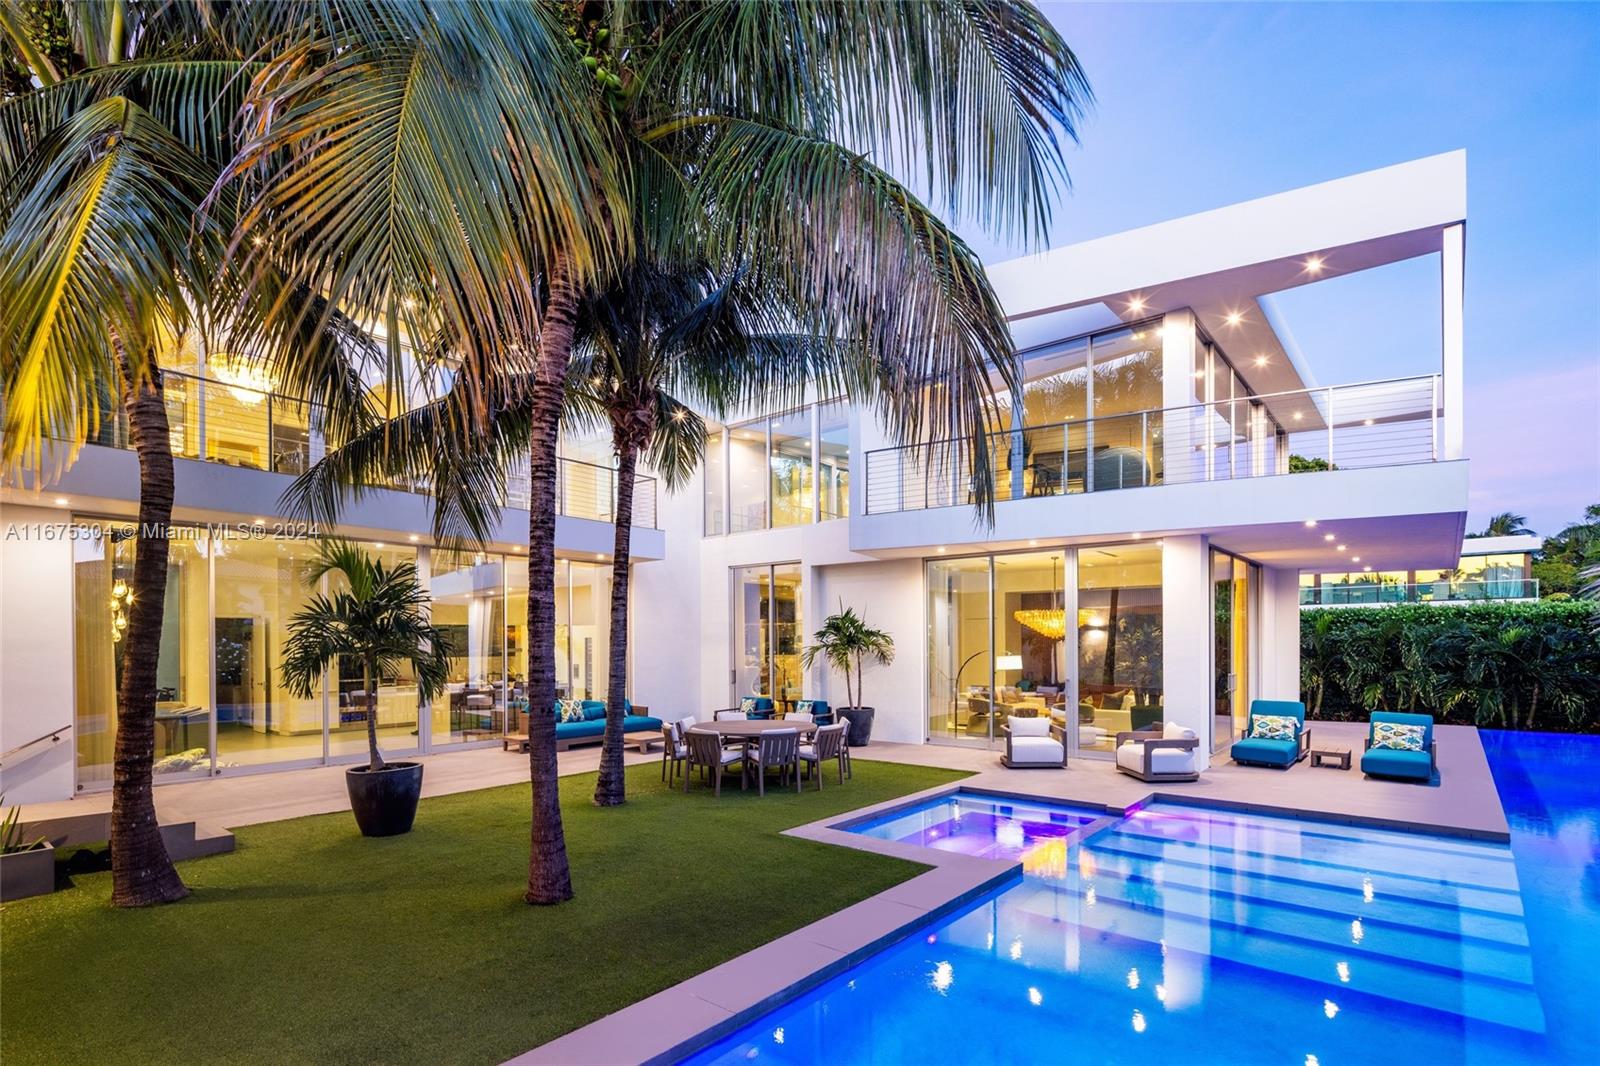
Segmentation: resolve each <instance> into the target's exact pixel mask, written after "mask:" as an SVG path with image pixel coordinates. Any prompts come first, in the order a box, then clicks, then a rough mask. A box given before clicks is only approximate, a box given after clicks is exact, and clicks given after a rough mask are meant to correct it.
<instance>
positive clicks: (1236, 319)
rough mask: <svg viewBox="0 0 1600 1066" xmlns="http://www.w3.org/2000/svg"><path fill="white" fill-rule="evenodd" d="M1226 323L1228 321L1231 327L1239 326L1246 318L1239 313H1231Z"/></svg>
mask: <svg viewBox="0 0 1600 1066" xmlns="http://www.w3.org/2000/svg"><path fill="white" fill-rule="evenodd" d="M1224 321H1226V322H1227V323H1228V325H1230V326H1237V325H1238V324H1239V323H1241V322H1243V321H1244V316H1243V315H1241V314H1240V313H1239V312H1237V311H1229V312H1228V317H1227V318H1226V319H1225V320H1224Z"/></svg>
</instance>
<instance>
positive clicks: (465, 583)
mask: <svg viewBox="0 0 1600 1066" xmlns="http://www.w3.org/2000/svg"><path fill="white" fill-rule="evenodd" d="M524 566H526V563H524ZM430 570H431V575H430V581H429V584H430V587H431V589H432V596H433V604H432V610H433V624H434V626H436V627H437V628H438V629H439V630H440V631H441V632H442V633H443V634H444V637H445V639H446V640H448V641H449V642H450V678H449V681H448V682H447V684H446V688H445V692H444V694H443V695H442V696H439V697H438V698H437V699H435V700H434V701H433V705H432V709H431V727H432V736H431V738H430V740H431V742H432V743H433V744H436V745H440V744H453V743H458V742H461V741H467V740H480V739H483V738H485V737H489V736H495V735H501V734H504V733H505V731H506V730H505V713H506V697H507V693H506V686H505V679H506V673H507V665H506V632H507V627H506V610H505V608H506V599H505V589H506V584H505V564H504V561H503V559H502V558H501V556H499V555H488V554H485V553H483V552H457V551H435V552H434V553H433V556H432V560H431V567H430ZM525 596H526V593H524V597H525ZM523 607H524V611H525V610H526V599H524V603H523ZM525 621H526V618H525V617H524V622H525Z"/></svg>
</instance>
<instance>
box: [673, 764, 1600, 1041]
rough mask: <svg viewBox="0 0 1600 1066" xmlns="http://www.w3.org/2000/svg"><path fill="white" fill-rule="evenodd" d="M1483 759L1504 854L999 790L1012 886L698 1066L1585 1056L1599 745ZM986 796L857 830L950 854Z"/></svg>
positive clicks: (800, 1002) (1276, 821) (1274, 821)
mask: <svg viewBox="0 0 1600 1066" xmlns="http://www.w3.org/2000/svg"><path fill="white" fill-rule="evenodd" d="M1485 748H1486V750H1487V752H1488V755H1489V758H1490V763H1491V766H1492V768H1493V770H1494V774H1495V780H1496V784H1497V786H1498V788H1499V789H1500V793H1501V798H1502V802H1503V803H1504V805H1505V808H1506V814H1507V818H1508V820H1509V821H1510V823H1511V828H1512V838H1513V839H1512V842H1511V844H1510V845H1509V846H1506V845H1501V844H1491V843H1484V842H1475V841H1470V840H1461V839H1457V838H1451V837H1442V836H1428V835H1421V834H1411V833H1400V832H1392V831H1386V830H1376V829H1366V828H1357V827H1351V826H1344V825H1336V824H1332V823H1322V822H1312V821H1304V820H1297V819H1290V818H1277V817H1268V816H1261V815H1255V814H1236V813H1231V812H1221V811H1215V810H1206V809H1202V808H1198V807H1186V806H1180V805H1174V804H1152V805H1151V806H1148V807H1146V808H1144V809H1142V810H1140V811H1137V812H1135V813H1132V814H1130V815H1129V816H1127V817H1126V818H1123V819H1120V820H1115V821H1113V822H1112V823H1111V824H1110V825H1109V826H1108V827H1107V828H1104V829H1101V830H1099V831H1094V832H1092V833H1091V835H1089V836H1088V837H1087V838H1086V839H1080V838H1077V837H1074V838H1067V837H1066V833H1065V832H1064V831H1062V830H1061V828H1060V827H1061V826H1063V825H1065V824H1067V822H1068V821H1071V820H1074V819H1077V818H1081V817H1083V816H1084V815H1085V814H1086V813H1087V812H1084V811H1082V810H1079V809H1074V808H1067V807H1053V806H1051V805H1049V804H1043V803H1040V804H1026V805H1024V804H1011V805H1010V807H1011V811H1010V813H1009V814H1008V815H1004V816H1003V817H1002V821H1001V822H999V823H997V824H995V825H993V826H991V828H990V829H989V830H988V836H989V838H990V840H989V844H987V845H982V846H983V847H987V848H990V849H993V848H995V847H997V846H1000V845H1001V841H1000V840H999V831H1000V828H1001V827H1007V828H1005V835H1006V841H1005V844H1004V846H1005V847H1008V848H1014V847H1018V846H1020V849H1021V850H1020V851H1019V852H1018V857H1020V858H1021V859H1022V861H1023V863H1024V868H1025V871H1026V873H1025V875H1024V877H1023V878H1022V880H1021V881H1019V882H1014V883H1013V884H1012V885H1010V886H1009V887H1007V888H1004V889H1002V890H999V891H997V892H996V893H994V894H992V895H990V896H988V897H986V898H984V899H982V900H980V901H978V902H977V903H975V904H974V905H972V906H971V907H969V908H967V909H966V910H964V911H962V912H961V913H959V914H957V915H955V916H953V917H948V918H945V919H941V920H939V921H936V922H934V923H931V924H930V925H929V926H928V927H926V928H924V929H921V930H919V931H918V932H917V933H916V934H915V935H913V936H911V937H908V938H907V939H905V940H902V941H900V942H899V943H898V944H896V945H894V946H892V947H890V948H887V949H885V950H884V951H882V952H880V953H878V954H877V955H875V956H873V957H871V958H869V959H867V960H865V961H864V962H862V963H860V964H858V965H857V966H855V967H852V968H851V969H850V970H848V971H846V972H845V973H844V974H842V975H840V976H839V977H837V978H835V979H833V980H831V981H829V982H827V983H825V984H823V985H821V986H819V987H817V988H815V989H813V990H811V991H810V992H807V993H805V994H803V995H801V996H799V997H798V998H796V999H795V1000H793V1001H791V1002H789V1003H788V1004H786V1005H784V1006H782V1007H779V1008H777V1009H776V1010H774V1011H772V1012H770V1013H769V1014H767V1015H766V1016H764V1017H762V1018H760V1019H759V1020H757V1021H756V1022H754V1023H752V1024H750V1025H747V1026H746V1027H744V1028H743V1029H741V1030H739V1031H738V1032H736V1033H734V1034H733V1035H731V1036H730V1037H728V1038H726V1039H724V1040H722V1041H720V1042H718V1043H716V1044H714V1045H712V1046H710V1047H708V1048H706V1049H704V1050H703V1051H702V1052H700V1053H699V1054H697V1055H695V1056H694V1057H692V1058H691V1059H690V1060H689V1061H692V1062H696V1063H712V1062H726V1063H749V1062H768V1063H791V1062H793V1063H822V1062H829V1063H834V1062H882V1063H911V1062H917V1063H924V1062H961V1063H983V1062H995V1063H1001V1062H1006V1063H1014V1062H1085V1063H1167V1062H1196V1063H1210V1062H1225V1063H1256V1062H1260V1063H1289V1064H1293V1066H1302V1064H1303V1066H1340V1064H1345V1063H1405V1064H1407V1066H1423V1064H1429V1066H1431V1064H1434V1063H1468V1064H1482V1066H1491V1064H1492V1066H1515V1064H1521V1063H1557V1062H1573V1063H1578V1062H1593V1061H1595V1060H1596V1056H1597V1049H1600V1042H1597V1041H1600V1024H1597V1015H1600V1012H1597V1011H1596V1010H1595V1009H1594V1006H1593V995H1592V991H1591V988H1592V985H1591V977H1590V974H1591V973H1592V970H1593V966H1594V963H1595V960H1596V959H1597V958H1600V789H1597V788H1596V787H1595V786H1594V784H1593V780H1594V779H1593V777H1592V776H1591V768H1592V767H1593V766H1594V765H1595V760H1596V759H1597V758H1600V737H1565V736H1545V735H1538V734H1515V733H1511V734H1485ZM967 799H971V797H966V798H964V799H963V801H962V802H965V800H967ZM986 802H988V803H992V801H986V800H978V801H977V803H978V806H977V807H975V808H971V809H961V808H960V807H959V804H958V806H957V807H953V808H952V807H947V808H945V809H944V810H943V811H942V812H941V811H940V810H938V809H935V808H928V809H926V810H924V809H921V808H919V809H917V810H916V811H913V812H900V813H899V814H898V816H897V817H887V818H884V819H878V820H875V821H873V822H869V823H866V824H865V825H861V826H857V827H854V828H855V829H856V830H857V831H861V832H866V833H869V834H872V835H875V836H884V837H885V838H887V839H907V838H914V837H915V836H916V835H917V834H923V835H925V836H926V835H927V834H929V833H931V832H937V833H938V834H939V835H938V836H936V837H932V838H931V839H929V840H928V843H929V844H930V846H946V847H948V846H951V845H950V844H949V840H950V836H949V835H948V830H947V828H940V826H941V825H943V824H947V823H948V822H950V821H952V820H954V816H955V815H957V814H959V820H960V821H961V822H962V823H966V822H967V821H968V819H969V818H970V817H972V816H974V815H976V816H978V818H983V817H991V818H992V817H995V816H997V815H999V814H1000V812H997V811H987V812H986V811H984V810H983V809H982V804H983V803H986ZM941 813H943V814H945V815H946V817H945V818H944V821H943V822H942V823H941V822H940V821H939V817H940V814H941ZM1018 821H1020V822H1021V823H1022V826H1021V829H1022V841H1021V843H1020V845H1018V842H1017V838H1016V833H1015V830H1014V829H1012V828H1009V826H1010V825H1011V824H1012V823H1014V822H1018ZM1087 824H1088V822H1087V821H1084V822H1082V823H1080V825H1087ZM893 834H899V835H893ZM983 835H984V834H983V833H982V832H979V831H976V830H974V831H973V832H971V833H968V832H966V831H965V830H963V832H962V833H960V834H958V837H959V838H964V839H965V841H966V842H967V843H968V844H971V845H973V846H979V845H981V841H982V837H983ZM941 842H943V843H941ZM963 850H965V847H963ZM978 853H994V854H1000V852H985V851H981V850H980V851H979V852H978Z"/></svg>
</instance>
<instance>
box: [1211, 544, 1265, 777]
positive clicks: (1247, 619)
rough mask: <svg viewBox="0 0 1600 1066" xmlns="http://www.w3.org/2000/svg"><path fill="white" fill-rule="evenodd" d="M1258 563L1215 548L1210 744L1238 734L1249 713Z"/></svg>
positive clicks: (1224, 743)
mask: <svg viewBox="0 0 1600 1066" xmlns="http://www.w3.org/2000/svg"><path fill="white" fill-rule="evenodd" d="M1257 573H1258V568H1257V567H1256V566H1255V564H1253V563H1249V562H1246V561H1245V560H1243V559H1240V558H1238V557H1236V556H1233V555H1229V554H1228V553H1227V552H1223V551H1217V550H1216V549H1213V550H1212V552H1211V588H1212V607H1213V613H1212V621H1211V647H1212V653H1213V661H1214V670H1213V692H1214V694H1215V699H1216V703H1215V706H1214V709H1213V714H1212V729H1211V750H1212V751H1221V750H1222V749H1223V748H1225V747H1227V746H1228V745H1229V744H1231V743H1232V742H1233V740H1234V739H1235V738H1237V737H1238V736H1239V733H1240V731H1241V730H1243V729H1244V727H1245V725H1246V724H1247V722H1248V721H1249V717H1250V699H1251V696H1252V693H1251V691H1250V648H1251V644H1252V643H1253V636H1252V634H1253V633H1254V629H1253V625H1254V620H1253V617H1252V616H1253V613H1254V606H1255V595H1256V592H1255V590H1256V584H1257Z"/></svg>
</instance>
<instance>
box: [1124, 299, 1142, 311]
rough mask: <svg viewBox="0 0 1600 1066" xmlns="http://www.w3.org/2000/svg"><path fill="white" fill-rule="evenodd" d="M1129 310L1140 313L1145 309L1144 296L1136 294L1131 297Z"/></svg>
mask: <svg viewBox="0 0 1600 1066" xmlns="http://www.w3.org/2000/svg"><path fill="white" fill-rule="evenodd" d="M1128 310H1130V311H1132V312H1133V313H1134V314H1138V313H1139V312H1140V311H1143V310H1144V297H1142V296H1135V297H1133V298H1132V299H1130V300H1129V301H1128Z"/></svg>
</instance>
